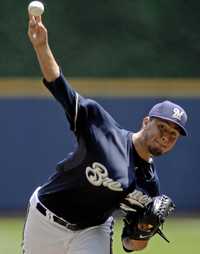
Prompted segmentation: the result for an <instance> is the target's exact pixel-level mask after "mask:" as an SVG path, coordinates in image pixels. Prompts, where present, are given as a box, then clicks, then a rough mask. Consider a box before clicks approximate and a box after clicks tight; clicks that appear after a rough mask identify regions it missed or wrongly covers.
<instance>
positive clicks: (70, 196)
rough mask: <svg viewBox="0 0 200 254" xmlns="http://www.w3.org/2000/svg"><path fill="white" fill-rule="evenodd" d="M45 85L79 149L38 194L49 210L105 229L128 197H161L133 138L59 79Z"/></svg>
mask: <svg viewBox="0 0 200 254" xmlns="http://www.w3.org/2000/svg"><path fill="white" fill-rule="evenodd" d="M44 84H45V85H46V87H47V88H48V89H49V90H50V92H51V93H52V94H53V96H54V97H55V98H56V99H57V100H58V101H59V102H60V104H61V105H62V107H63V108H64V111H65V113H66V116H67V119H68V121H69V123H70V128H71V130H72V131H73V132H74V134H75V136H76V138H77V149H76V150H75V151H74V152H73V153H70V154H69V155H68V157H67V158H66V159H64V160H63V161H61V162H59V163H58V164H57V167H56V172H55V174H54V175H53V176H52V177H50V178H49V180H48V182H47V183H46V184H44V185H43V186H42V188H41V189H40V191H39V199H40V201H41V202H42V203H43V204H44V205H45V206H46V207H47V208H49V209H50V210H51V211H52V212H54V213H55V214H57V215H58V216H60V217H62V218H64V219H66V220H67V221H69V222H71V223H75V224H78V225H79V226H80V227H83V228H84V227H87V226H93V225H98V224H100V223H103V222H104V221H105V220H106V219H107V218H108V217H109V216H110V215H111V214H112V212H113V211H114V210H116V209H118V208H119V204H120V202H121V201H122V200H123V198H124V197H126V195H127V194H128V193H130V192H133V191H138V192H139V193H143V194H144V195H148V196H150V197H153V196H156V195H158V194H159V183H158V177H157V174H156V170H155V168H154V165H153V162H152V161H151V162H150V163H148V162H146V161H144V160H143V159H141V158H140V157H139V155H138V154H137V152H136V150H135V148H134V145H133V142H132V135H133V133H131V132H130V131H127V130H125V129H123V128H121V127H120V126H119V124H118V123H117V122H116V121H115V120H114V119H113V118H112V117H111V115H110V114H109V113H108V112H107V111H105V109H103V108H102V107H101V106H100V105H99V104H98V103H97V102H96V101H94V100H91V99H86V98H84V97H82V96H80V95H79V94H78V93H77V92H76V91H75V90H74V89H73V88H71V86H70V85H69V84H68V83H67V81H66V80H65V78H64V77H63V75H62V74H61V75H60V77H59V78H57V79H56V80H55V81H54V82H51V83H48V82H47V81H45V80H44Z"/></svg>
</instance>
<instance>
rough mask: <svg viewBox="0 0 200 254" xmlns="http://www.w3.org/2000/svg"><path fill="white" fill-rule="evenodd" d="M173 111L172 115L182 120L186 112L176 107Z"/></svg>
mask: <svg viewBox="0 0 200 254" xmlns="http://www.w3.org/2000/svg"><path fill="white" fill-rule="evenodd" d="M173 112H174V113H173V115H172V117H173V118H176V119H178V120H179V121H181V117H182V116H183V114H184V112H183V111H182V110H181V109H179V108H174V109H173Z"/></svg>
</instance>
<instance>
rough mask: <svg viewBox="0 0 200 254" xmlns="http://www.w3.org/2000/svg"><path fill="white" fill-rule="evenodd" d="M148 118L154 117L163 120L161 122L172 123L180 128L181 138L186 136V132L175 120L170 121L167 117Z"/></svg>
mask: <svg viewBox="0 0 200 254" xmlns="http://www.w3.org/2000/svg"><path fill="white" fill-rule="evenodd" d="M149 116H150V117H155V118H159V119H163V120H167V121H169V122H172V123H174V124H176V125H177V126H178V127H179V128H180V134H181V135H182V136H188V132H187V130H186V129H185V128H184V127H183V126H182V125H180V124H179V123H177V122H176V121H175V120H173V119H171V118H168V117H164V116H157V115H149Z"/></svg>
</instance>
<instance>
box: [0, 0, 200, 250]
mask: <svg viewBox="0 0 200 254" xmlns="http://www.w3.org/2000/svg"><path fill="white" fill-rule="evenodd" d="M43 3H44V4H45V9H46V10H45V13H44V16H43V21H44V23H45V25H46V26H47V28H48V31H49V41H50V46H51V48H52V50H53V52H54V54H55V56H56V59H57V61H58V62H59V64H60V66H61V68H62V70H63V72H64V74H65V76H66V77H67V78H68V79H69V81H70V83H71V85H72V86H74V87H75V89H76V90H77V91H78V92H80V93H81V94H83V95H84V96H88V97H92V98H94V99H96V100H97V101H98V102H99V103H101V104H102V105H103V106H104V107H105V108H106V109H107V110H108V111H109V112H110V113H111V114H112V115H113V117H114V118H115V119H116V120H117V121H118V122H119V123H120V124H121V125H122V126H123V127H124V128H127V129H130V130H133V131H137V130H138V128H140V125H141V121H142V118H143V117H144V116H145V115H146V114H147V113H148V111H149V109H150V108H151V107H152V106H153V105H154V104H155V103H157V102H159V101H161V100H164V99H169V100H172V101H174V102H177V103H179V104H180V105H181V106H183V107H184V108H185V109H186V111H187V112H188V116H189V122H188V126H187V127H188V132H189V137H187V138H181V139H180V141H179V142H178V144H177V146H176V147H175V148H174V150H173V152H171V153H170V154H168V155H166V156H163V157H162V158H158V159H156V160H155V162H156V165H157V169H158V175H159V177H160V181H161V191H162V192H164V193H167V194H168V195H169V196H171V197H172V199H173V200H174V201H175V203H176V211H175V213H174V215H173V218H172V219H171V221H170V222H169V228H168V232H169V233H170V237H171V238H172V239H175V240H174V245H168V246H166V244H165V243H164V244H163V242H162V243H160V241H161V240H160V239H155V240H154V242H153V244H152V245H153V246H152V248H149V249H148V250H145V251H144V252H146V253H154V252H155V251H157V252H158V251H161V250H162V253H165V250H164V248H166V253H167V252H169V251H170V252H171V253H172V254H173V253H176V254H178V253H182V254H184V253H188V251H189V250H190V246H191V248H194V246H196V252H198V250H199V247H198V246H197V242H198V239H199V238H200V229H199V226H200V219H199V218H200V187H199V179H200V170H199V165H198V156H199V154H198V153H199V150H198V149H199V145H200V141H199V108H200V70H199V67H200V32H199V25H200V15H199V13H200V2H199V1H197V0H193V1H186V0H181V1H180V0H173V1H172V0H168V1H165V0H163V1H156V0H154V1H147V0H146V1H144V0H131V1H130V0H128V1H119V0H116V1H109V0H107V1H98V0H96V1H91V0H85V1H81V0H77V1H72V0H67V1H64V0H59V1H53V0H48V1H43ZM28 4H29V1H22V0H18V1H11V0H7V1H5V2H3V3H1V8H2V10H3V11H2V13H1V22H0V46H1V47H0V52H1V54H0V119H1V125H0V126H1V127H0V141H1V142H0V151H1V156H0V165H1V177H0V215H1V217H0V218H1V219H0V253H5V254H10V253H20V241H21V234H22V228H23V219H24V216H25V210H26V206H27V202H28V199H29V197H30V195H31V193H32V191H33V190H34V189H35V188H36V187H37V186H38V185H41V184H43V183H44V182H45V181H46V180H47V178H48V177H49V176H50V175H51V174H53V172H54V170H55V166H56V163H57V162H58V161H60V160H62V159H63V158H64V157H66V155H67V153H68V152H70V151H71V150H73V148H74V146H75V140H74V137H73V135H72V133H71V132H70V131H69V126H68V123H67V121H66V119H65V116H64V112H63V110H62V109H61V107H60V105H58V104H57V102H56V101H54V100H53V99H52V97H51V96H50V94H49V93H48V92H47V91H46V90H45V88H44V87H43V84H42V76H41V73H40V69H39V65H38V63H37V59H36V56H35V53H34V51H33V49H32V47H31V44H30V42H29V40H28V37H27V26H28V15H27V5H28ZM119 225H120V222H119V224H118V225H117V229H116V232H117V233H116V234H117V236H116V239H117V240H115V247H114V248H115V253H116V254H119V253H123V250H122V249H121V246H120V243H119V242H120V240H119V241H118V237H119V236H118V234H120V229H119V228H120V227H119ZM186 236H187V237H186ZM188 237H190V238H191V241H189V240H188ZM163 245H164V246H163Z"/></svg>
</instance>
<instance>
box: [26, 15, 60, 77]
mask: <svg viewBox="0 0 200 254" xmlns="http://www.w3.org/2000/svg"><path fill="white" fill-rule="evenodd" d="M28 36H29V39H30V41H31V43H32V45H33V48H34V50H35V52H36V55H37V58H38V61H39V64H40V68H41V71H42V74H43V76H44V78H45V79H46V80H47V81H48V82H51V81H54V80H55V79H56V78H58V77H59V76H60V69H59V66H58V64H57V62H56V60H55V58H54V56H53V54H52V52H51V49H50V47H49V43H48V33H47V29H46V28H45V26H44V25H43V23H42V19H41V16H39V17H34V16H32V15H29V26H28Z"/></svg>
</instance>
